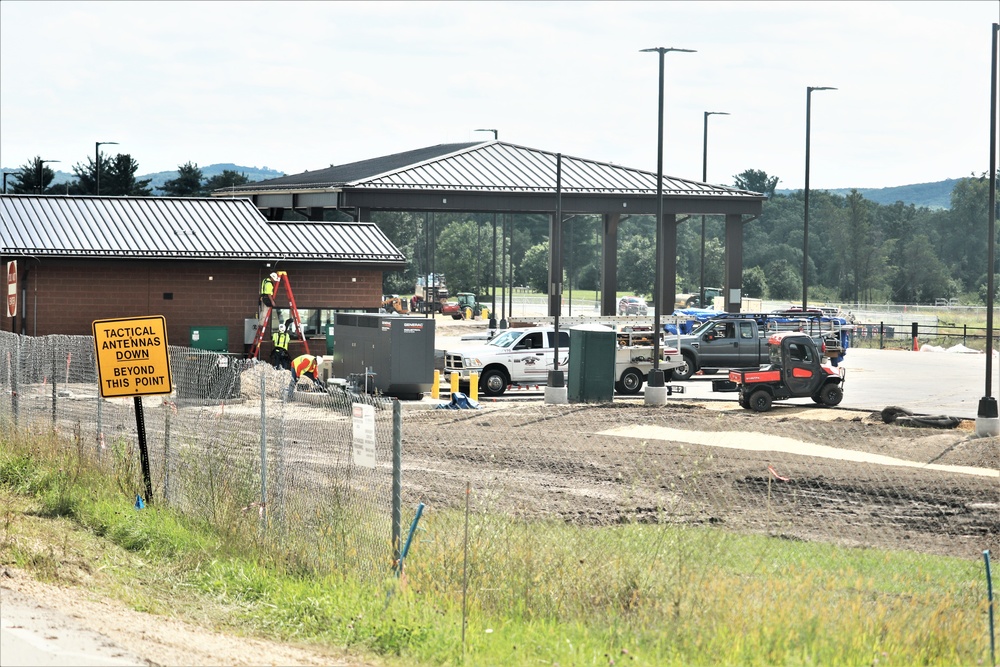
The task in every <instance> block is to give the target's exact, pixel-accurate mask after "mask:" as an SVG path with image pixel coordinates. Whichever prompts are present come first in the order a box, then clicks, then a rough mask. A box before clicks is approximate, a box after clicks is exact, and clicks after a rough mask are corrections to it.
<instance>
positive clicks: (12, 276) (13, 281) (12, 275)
mask: <svg viewBox="0 0 1000 667" xmlns="http://www.w3.org/2000/svg"><path fill="white" fill-rule="evenodd" d="M16 316H17V261H16V260H14V261H11V262H7V317H9V318H10V319H11V325H10V330H11V331H15V328H14V318H15V317H16Z"/></svg>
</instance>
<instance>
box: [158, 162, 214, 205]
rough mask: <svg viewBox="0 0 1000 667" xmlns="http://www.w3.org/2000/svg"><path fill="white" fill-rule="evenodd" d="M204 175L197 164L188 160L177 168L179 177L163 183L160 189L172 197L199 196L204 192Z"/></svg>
mask: <svg viewBox="0 0 1000 667" xmlns="http://www.w3.org/2000/svg"><path fill="white" fill-rule="evenodd" d="M202 180H204V176H203V175H202V173H201V169H199V168H198V165H197V164H194V163H193V162H188V163H186V164H182V165H180V166H179V167H178V168H177V178H172V179H170V180H169V181H167V182H166V183H164V184H163V186H162V187H161V188H159V189H160V190H162V191H163V193H164V194H166V195H167V196H170V197H197V196H198V195H200V194H202Z"/></svg>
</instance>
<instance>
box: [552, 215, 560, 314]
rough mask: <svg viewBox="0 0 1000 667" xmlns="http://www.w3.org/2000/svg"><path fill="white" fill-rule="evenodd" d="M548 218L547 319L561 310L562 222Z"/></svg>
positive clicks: (554, 216) (554, 218)
mask: <svg viewBox="0 0 1000 667" xmlns="http://www.w3.org/2000/svg"><path fill="white" fill-rule="evenodd" d="M556 218H557V216H556V214H554V213H553V214H552V215H550V216H549V317H555V316H557V315H559V314H560V312H561V310H562V221H561V220H557V219H556Z"/></svg>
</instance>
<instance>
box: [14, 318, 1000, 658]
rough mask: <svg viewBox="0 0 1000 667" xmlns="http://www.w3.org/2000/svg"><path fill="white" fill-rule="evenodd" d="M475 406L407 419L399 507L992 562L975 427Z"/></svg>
mask: <svg viewBox="0 0 1000 667" xmlns="http://www.w3.org/2000/svg"><path fill="white" fill-rule="evenodd" d="M480 329H481V327H479V326H468V325H465V326H456V327H452V328H451V329H450V331H449V332H448V333H449V334H452V335H455V336H457V335H461V334H462V333H465V332H472V331H477V330H480ZM438 347H441V345H438ZM483 405H484V409H482V410H475V411H471V410H454V411H453V410H436V409H416V408H414V407H412V406H411V407H408V408H405V409H404V418H403V452H404V471H403V479H404V503H411V502H412V503H415V502H424V503H426V504H427V506H428V509H429V510H431V511H433V510H434V509H436V508H441V507H456V508H458V507H461V506H462V504H463V503H464V498H465V496H464V491H465V484H466V482H468V483H470V484H471V485H472V488H473V489H474V492H473V496H474V498H473V502H474V503H478V504H479V505H481V506H486V505H488V506H489V507H488V509H489V510H490V511H492V512H504V513H508V514H510V515H512V516H521V517H531V518H552V519H557V520H559V521H562V522H566V523H571V524H578V525H614V524H619V523H622V522H633V521H638V522H663V521H668V522H673V523H682V524H699V525H701V524H704V525H715V526H719V527H721V528H723V529H726V530H732V531H737V532H742V533H754V534H767V535H775V536H780V537H784V538H787V539H794V540H807V541H819V542H825V543H835V544H842V545H846V546H870V547H880V548H889V549H900V550H907V551H914V552H921V553H929V554H937V555H948V556H956V557H960V558H966V559H977V558H981V554H982V551H983V550H984V549H990V550H991V551H992V552H993V553H1000V472H998V471H1000V438H987V439H982V438H976V437H974V434H973V425H972V424H971V423H970V422H963V423H962V424H961V425H960V426H959V428H957V429H954V430H938V429H928V428H906V427H902V426H898V425H889V424H884V423H883V422H882V419H881V416H880V415H879V414H878V413H867V412H852V411H846V410H834V409H824V408H819V407H814V406H808V407H797V406H780V407H776V408H775V409H773V410H772V411H771V412H769V413H764V414H758V413H753V412H749V411H745V410H741V409H739V408H738V407H737V406H735V402H732V403H713V404H698V403H694V402H681V401H672V402H670V403H669V404H668V405H667V406H662V407H646V406H645V405H644V404H643V402H642V399H634V400H632V401H617V400H616V401H615V403H614V404H612V405H567V406H544V405H541V401H540V400H539V399H536V400H534V401H530V402H527V401H517V400H507V401H501V402H497V403H495V404H494V403H484V404H483ZM289 408H290V409H291V410H293V411H294V412H292V413H289V415H286V416H295V417H299V418H302V419H303V420H305V421H308V420H312V419H315V420H322V419H334V418H335V419H341V420H343V419H344V417H343V416H334V415H324V414H323V412H322V409H321V408H320V407H319V406H316V405H306V404H303V405H295V406H289ZM230 409H231V410H235V409H243V410H246V411H247V412H248V413H253V412H254V410H255V409H256V408H255V407H254V406H253V405H252V404H250V403H247V404H246V405H244V406H233V407H232V408H230ZM183 412H184V409H183V408H182V409H181V410H180V413H181V414H179V415H178V416H177V417H176V421H175V425H178V424H179V423H180V422H181V421H182V419H183ZM324 446H326V445H325V444H324ZM295 447H299V448H300V450H299V451H297V450H296V449H295ZM314 449H316V446H315V445H314V443H311V442H306V441H301V442H297V443H295V442H293V443H292V445H291V448H290V450H289V451H288V460H289V462H290V463H292V464H295V463H300V464H309V465H315V466H318V467H320V468H321V467H322V466H323V465H333V464H332V463H330V464H324V463H323V462H322V460H321V459H318V458H317V457H316V456H315V454H314V453H313V450H314ZM317 474H323V471H322V470H317ZM0 589H3V590H0V592H2V593H3V594H4V596H5V597H4V600H5V601H6V600H10V599H12V598H11V596H12V595H18V596H22V599H26V600H28V601H29V602H30V601H34V602H36V603H38V604H42V605H44V606H45V607H48V608H51V609H54V610H57V611H60V612H62V613H63V614H65V615H66V616H67V617H68V618H70V619H71V622H74V623H79V624H83V625H85V626H87V627H90V628H93V629H95V630H98V631H99V632H101V633H103V634H104V635H105V636H107V637H108V638H109V640H111V641H112V642H114V643H115V644H118V645H121V646H123V647H127V648H128V650H129V652H130V653H134V654H137V655H139V656H141V657H142V658H143V659H144V660H145V661H146V663H147V664H156V665H251V664H253V665H257V664H281V665H340V664H344V665H346V664H363V663H361V662H345V658H344V657H343V656H336V655H331V654H325V653H321V652H318V651H315V650H311V649H309V648H303V647H297V646H286V645H280V644H276V643H271V642H263V641H259V640H250V639H246V638H243V637H238V636H231V635H227V634H225V633H220V632H215V631H213V630H209V629H205V628H201V627H198V626H197V625H196V624H194V623H191V622H186V621H182V620H179V619H174V618H164V617H162V616H153V615H149V614H144V613H141V612H136V611H134V610H133V609H130V608H128V607H127V606H126V605H125V604H124V603H121V602H117V601H113V600H109V599H105V598H101V597H98V596H95V595H94V594H92V593H90V592H88V590H87V589H86V587H85V585H84V586H81V587H78V588H72V587H68V588H63V587H56V586H52V585H49V584H42V583H39V582H37V581H34V580H33V579H32V578H31V577H30V576H28V575H27V574H25V573H24V572H22V571H18V570H15V569H13V568H9V567H8V568H7V569H6V570H2V569H0ZM5 604H7V603H6V602H5ZM346 660H350V658H347V659H346Z"/></svg>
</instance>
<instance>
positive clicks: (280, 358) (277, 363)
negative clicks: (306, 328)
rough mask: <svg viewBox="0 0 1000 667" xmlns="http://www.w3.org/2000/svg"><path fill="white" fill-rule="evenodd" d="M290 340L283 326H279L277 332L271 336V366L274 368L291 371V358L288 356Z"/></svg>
mask: <svg viewBox="0 0 1000 667" xmlns="http://www.w3.org/2000/svg"><path fill="white" fill-rule="evenodd" d="M290 340H291V336H289V335H288V331H287V328H286V327H285V325H284V324H279V325H278V330H277V331H275V332H274V333H273V334H271V343H272V344H273V345H274V347H273V348H272V349H271V365H272V366H274V367H275V368H284V369H285V370H289V371H290V370H292V358H291V357H290V356H289V355H288V343H289V341H290Z"/></svg>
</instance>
